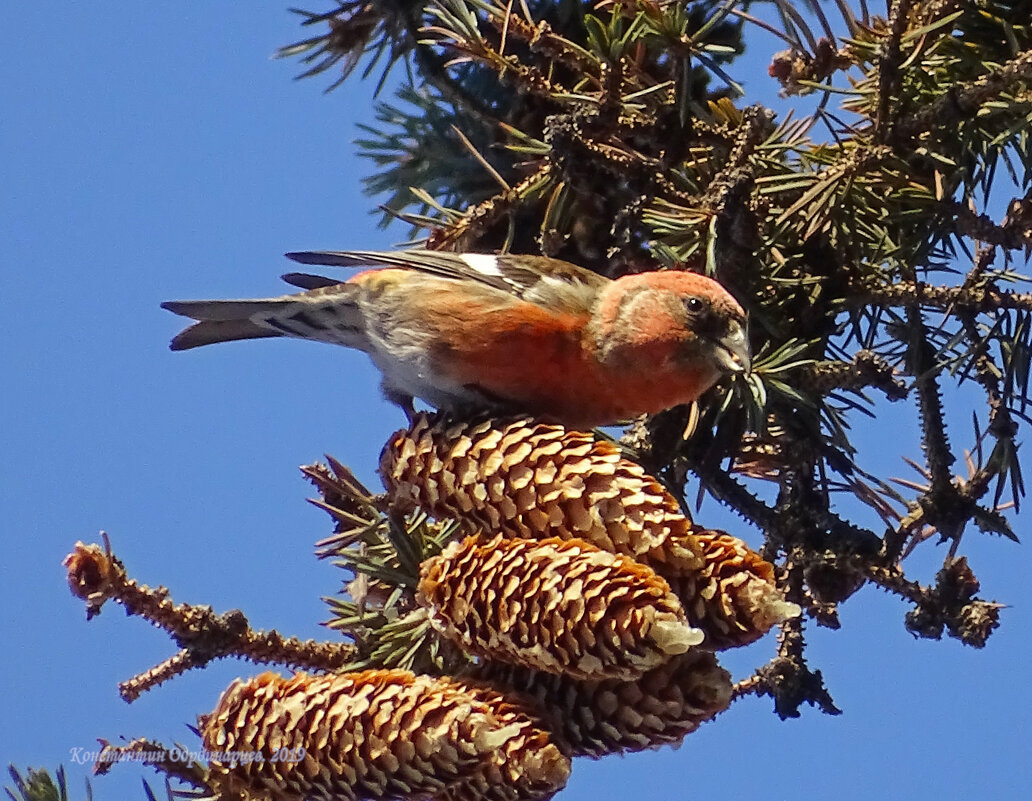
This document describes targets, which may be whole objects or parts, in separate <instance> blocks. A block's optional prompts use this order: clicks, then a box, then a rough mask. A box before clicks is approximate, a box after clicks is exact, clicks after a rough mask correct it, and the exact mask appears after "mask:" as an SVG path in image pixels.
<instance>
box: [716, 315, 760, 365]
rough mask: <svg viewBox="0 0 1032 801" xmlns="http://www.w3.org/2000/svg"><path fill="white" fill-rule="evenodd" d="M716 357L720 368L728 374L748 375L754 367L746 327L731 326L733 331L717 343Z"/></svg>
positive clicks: (734, 324)
mask: <svg viewBox="0 0 1032 801" xmlns="http://www.w3.org/2000/svg"><path fill="white" fill-rule="evenodd" d="M716 345H717V347H716V357H717V363H718V364H719V365H720V367H721V368H722V369H723V370H724V371H726V372H728V373H747V372H749V369H750V368H751V367H752V356H751V355H750V354H749V336H748V331H747V329H746V327H745V326H744V325H740V324H738V323H732V324H731V330H730V331H729V332H728V333H727V334H725V335H724V336H723V337H721V338H720V339H718V340H717V342H716Z"/></svg>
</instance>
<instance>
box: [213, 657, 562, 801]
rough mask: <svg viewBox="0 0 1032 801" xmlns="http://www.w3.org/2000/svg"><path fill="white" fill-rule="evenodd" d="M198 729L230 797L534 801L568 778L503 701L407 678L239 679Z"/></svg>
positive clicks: (394, 673) (542, 735)
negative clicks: (234, 757)
mask: <svg viewBox="0 0 1032 801" xmlns="http://www.w3.org/2000/svg"><path fill="white" fill-rule="evenodd" d="M201 729H202V735H203V738H204V746H205V748H207V749H208V750H209V751H211V752H213V753H215V754H216V758H215V759H213V760H212V763H211V772H210V776H211V780H212V783H213V784H214V785H216V786H217V787H218V789H219V791H220V792H221V794H222V796H223V797H226V798H229V797H233V796H235V795H237V794H240V796H241V797H244V798H252V797H258V798H262V797H266V798H271V799H276V801H286V800H288V799H296V801H309V800H310V799H325V800H327V801H328V800H329V799H335V800H336V799H347V801H357V799H370V801H388V800H389V799H402V801H406V800H408V799H411V800H412V801H415V800H416V799H420V801H422V799H426V798H428V797H431V796H433V797H449V798H452V799H454V800H455V801H459V800H460V799H463V798H472V797H481V796H483V797H487V798H490V799H492V801H537V800H538V799H547V798H550V797H551V796H552V795H553V794H554V793H555V792H556V791H558V790H559V789H560V788H562V787H563V786H564V785H565V784H566V780H567V778H568V777H569V773H570V760H569V758H568V757H567V756H565V755H563V754H562V753H561V752H560V751H559V749H558V748H557V747H556V745H554V744H553V743H552V742H551V741H550V740H549V736H548V734H547V733H546V732H544V731H543V730H542V729H540V728H538V726H537V724H536V723H535V722H534V721H533V720H532V719H531V718H530V717H529V716H528V715H527V714H526V713H524V712H523V711H522V710H521V709H519V708H518V707H517V706H515V705H513V704H511V703H509V702H507V701H506V700H505V699H504V698H502V696H501V695H499V694H498V693H494V692H491V691H490V690H488V689H485V688H477V689H476V690H475V691H469V690H467V689H466V688H464V687H463V686H462V684H461V683H458V682H455V681H452V680H450V679H435V678H431V677H429V676H415V675H413V674H412V673H409V672H408V671H404V670H368V671H364V672H362V673H350V674H335V675H334V674H331V675H326V676H312V675H308V674H304V673H298V674H296V675H295V676H293V677H292V678H283V677H281V676H278V675H276V674H273V673H263V674H261V675H259V676H256V677H254V678H251V679H247V680H241V679H238V680H237V681H235V682H234V683H233V684H231V685H230V686H229V687H228V688H227V689H226V691H225V692H224V693H223V694H222V697H221V698H220V699H219V702H218V705H217V706H216V708H215V711H214V712H212V713H211V714H210V715H208V716H206V717H205V718H203V719H202V721H201ZM230 752H236V753H237V754H239V755H241V756H242V757H243V758H244V759H243V760H242V761H233V760H232V759H231V758H230V756H229V754H230ZM255 754H259V755H261V757H263V759H261V760H258V759H250V760H248V759H247V757H248V756H249V755H251V756H252V757H253V755H255ZM219 755H221V756H219ZM277 757H278V759H277ZM478 794H479V795H478Z"/></svg>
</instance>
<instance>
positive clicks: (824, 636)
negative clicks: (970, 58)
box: [0, 0, 1032, 801]
mask: <svg viewBox="0 0 1032 801" xmlns="http://www.w3.org/2000/svg"><path fill="white" fill-rule="evenodd" d="M298 35H299V34H298V29H297V27H296V23H295V18H294V17H293V16H292V15H290V14H288V13H287V12H286V11H285V8H284V7H281V6H280V5H279V4H276V3H261V4H257V3H246V4H245V3H235V4H228V3H222V4H210V5H208V4H200V3H182V2H170V1H168V0H165V1H164V2H157V1H156V0H155V2H148V3H112V2H107V1H106V0H96V1H95V2H92V3H88V4H87V3H74V4H62V7H61V9H60V11H55V9H53V8H50V7H44V6H41V5H40V4H31V3H18V4H14V5H12V7H11V8H9V9H8V10H7V13H6V15H5V24H4V25H3V26H2V28H0V48H2V52H3V53H4V54H5V60H6V63H7V64H8V67H7V72H6V77H5V78H4V80H3V81H2V82H0V108H2V109H3V113H2V114H0V179H2V189H0V241H2V243H3V252H4V256H3V265H2V268H0V298H2V299H3V302H4V304H5V309H4V315H3V320H2V323H0V332H2V336H0V365H2V366H3V372H4V375H5V376H6V379H5V381H4V384H5V386H4V388H3V390H2V392H0V412H2V417H0V419H2V421H3V425H2V427H0V460H2V461H0V479H2V480H0V506H2V508H3V510H4V523H5V525H4V528H5V533H4V540H3V541H4V543H5V558H4V560H3V572H2V574H0V575H2V578H3V580H2V581H0V603H2V604H3V609H4V614H3V615H2V617H0V650H2V654H3V656H2V657H0V688H2V691H0V720H3V721H4V722H5V725H4V726H3V728H2V730H0V763H2V764H4V765H6V764H7V763H8V762H14V763H15V764H16V765H18V766H20V767H22V768H24V767H26V766H30V765H31V766H47V767H50V768H53V767H56V766H57V765H58V764H60V763H62V762H64V763H65V764H66V767H67V768H68V771H69V775H70V778H71V782H72V787H73V794H74V795H76V796H79V797H81V792H80V788H81V782H82V777H83V776H85V775H86V773H87V772H88V768H89V766H83V765H76V764H71V762H70V756H71V753H72V749H74V748H82V749H85V750H93V749H94V747H95V742H96V740H95V738H97V737H105V738H108V739H111V740H116V739H117V738H118V737H119V736H121V735H124V736H126V737H130V738H131V737H136V736H141V735H146V736H149V737H153V738H156V739H159V740H164V741H166V742H172V741H176V740H178V741H181V742H184V743H187V744H193V743H195V742H196V741H195V740H194V739H193V736H192V735H191V734H190V733H189V732H188V731H187V729H186V728H185V726H184V724H186V723H192V722H193V721H194V718H195V716H196V715H197V714H199V713H203V712H206V711H209V710H210V709H211V708H212V706H213V705H214V703H215V700H216V699H217V697H218V694H219V692H220V691H221V689H222V688H223V687H224V686H225V685H226V684H227V683H228V682H229V681H230V680H231V679H232V678H233V677H235V676H237V675H249V674H252V673H256V672H258V671H259V670H261V669H263V668H259V667H256V666H253V665H250V664H247V663H242V662H236V661H223V662H220V663H218V664H216V665H214V666H212V667H210V668H208V669H207V670H204V671H195V672H192V673H189V674H187V675H185V676H183V677H180V678H178V679H176V680H175V681H173V682H171V683H170V684H168V685H166V686H164V687H161V688H159V689H157V690H155V691H153V692H151V693H148V694H147V695H145V696H144V697H143V698H141V699H140V700H139V701H137V702H136V703H134V704H131V705H126V704H125V703H124V702H123V701H122V700H121V699H120V698H119V697H118V695H117V690H116V685H117V683H118V682H119V681H120V680H123V679H125V678H128V677H129V676H131V675H133V674H134V673H136V672H138V671H140V670H143V669H145V668H147V667H149V666H151V665H153V664H155V663H157V662H159V661H161V660H162V659H164V658H165V657H167V656H169V655H170V654H172V653H173V646H172V644H171V643H170V642H169V641H168V639H167V638H166V637H165V636H164V635H163V634H162V633H160V632H158V631H157V630H155V629H152V628H150V627H148V626H147V625H146V624H144V623H143V622H142V621H140V620H138V619H127V618H126V617H125V616H124V614H122V612H121V611H120V610H119V609H118V608H115V607H110V608H106V609H105V610H104V613H103V614H102V615H101V616H100V617H99V618H98V619H96V620H94V621H92V622H90V623H89V624H87V623H86V622H85V620H84V613H83V608H82V604H81V603H79V602H78V601H76V600H74V599H73V598H71V597H70V595H69V593H68V591H67V588H66V585H65V582H64V578H63V572H62V568H61V566H60V562H61V559H62V557H63V556H64V555H65V554H66V553H67V552H68V551H69V550H70V548H71V546H72V545H73V544H74V542H75V541H76V540H79V539H81V540H84V541H95V540H96V539H97V532H98V531H99V530H100V529H104V530H106V531H108V532H109V534H110V536H111V539H112V542H113V544H114V548H115V551H116V553H117V554H118V555H119V556H120V557H121V558H122V559H123V560H124V561H125V563H126V564H127V566H128V569H129V571H130V573H131V575H132V576H133V577H135V578H137V579H138V580H140V581H142V582H146V583H150V584H152V585H153V584H159V583H160V584H165V585H166V586H168V587H169V588H170V589H171V591H172V594H173V598H174V599H175V600H177V601H187V602H193V603H209V604H211V605H213V606H214V607H215V609H216V610H217V611H224V610H226V609H231V608H240V609H242V610H244V612H245V613H246V614H247V615H248V617H249V619H250V621H251V623H252V625H254V626H256V627H261V628H277V629H279V630H280V631H281V632H283V633H284V634H295V635H298V636H302V637H316V638H327V637H330V636H332V634H330V633H329V632H326V631H325V630H324V629H322V628H321V627H320V626H319V625H318V622H319V621H320V620H323V619H324V618H325V612H324V607H323V604H322V602H321V601H320V596H322V595H327V594H331V593H333V592H335V591H336V590H337V588H338V584H339V581H340V576H339V575H338V572H337V571H335V569H334V568H332V567H331V566H329V565H327V564H323V563H318V562H316V560H315V559H314V558H313V556H312V543H313V542H314V541H315V540H317V539H319V538H320V537H321V536H324V535H325V534H326V533H327V532H328V523H327V519H326V518H325V516H324V515H323V514H322V513H321V512H319V511H318V510H316V509H314V508H313V507H310V506H309V505H308V504H306V503H305V502H304V499H305V498H306V497H308V496H309V495H310V494H311V490H310V487H309V486H308V485H307V484H306V483H305V482H304V481H303V480H302V478H301V476H300V474H299V473H298V471H297V466H298V465H301V464H305V463H309V462H311V461H313V460H315V459H318V458H320V456H321V454H323V453H325V452H329V453H332V454H334V455H335V456H336V457H337V458H339V459H341V460H342V461H344V462H346V463H348V464H350V465H351V466H352V467H353V468H354V469H355V470H356V471H357V472H358V474H359V475H360V476H361V477H362V478H364V479H365V480H366V481H367V482H368V483H370V484H371V485H372V486H376V482H375V478H374V475H373V469H374V467H375V465H376V460H377V454H378V452H379V449H380V447H381V445H382V443H383V442H384V440H385V439H386V437H387V435H388V434H389V433H390V432H391V431H393V430H394V429H395V428H397V427H399V426H400V425H401V424H402V417H401V415H400V414H399V413H398V412H397V411H396V410H395V409H393V408H391V407H389V406H388V405H387V404H386V403H384V402H383V401H382V400H381V399H380V397H379V393H378V390H377V379H376V376H375V374H374V372H373V370H372V368H371V367H369V366H368V365H367V363H366V361H365V358H364V357H363V356H361V355H360V354H355V353H350V352H347V351H345V350H343V349H340V348H332V347H330V346H323V345H316V344H311V343H301V342H293V341H263V342H257V343H244V344H237V345H227V346H224V347H218V348H211V349H205V350H203V351H195V352H189V353H179V354H173V353H170V352H169V351H168V348H167V343H168V340H169V338H170V337H171V335H172V334H174V333H175V332H176V331H177V330H178V329H179V327H180V321H179V320H178V318H175V317H173V316H172V315H170V314H168V313H166V312H163V311H162V310H161V309H159V308H158V304H159V302H160V301H162V300H167V299H172V298H188V297H202V296H203V297H238V296H260V295H263V294H278V293H279V292H280V291H282V290H281V288H280V287H281V285H280V284H279V282H278V276H279V274H280V273H281V272H284V271H286V270H288V269H290V266H291V265H290V263H289V262H287V261H285V260H284V259H283V258H282V256H281V254H282V253H283V252H285V251H289V250H298V249H317V248H334V247H338V248H343V247H348V248H365V249H374V248H384V247H388V246H390V245H391V244H393V243H395V242H397V241H400V240H402V239H404V238H405V233H406V232H405V231H404V230H402V229H400V228H399V229H394V230H391V231H388V232H382V231H378V230H377V229H376V227H375V220H376V218H375V217H374V216H371V215H370V214H369V209H370V208H371V207H372V202H371V201H370V200H369V199H368V198H365V197H364V196H363V195H362V194H361V187H360V183H359V181H360V178H361V177H362V176H363V175H364V174H365V173H366V171H367V170H368V169H370V168H371V167H370V165H369V164H367V163H366V162H364V161H361V160H359V159H357V158H356V157H355V149H354V147H353V146H352V144H351V141H352V139H353V138H355V136H356V135H358V131H357V130H356V128H355V124H356V123H359V122H363V121H369V120H370V118H371V103H372V101H371V91H372V87H371V86H370V85H368V84H361V83H359V82H356V81H352V82H349V83H348V84H347V85H346V86H345V87H344V88H342V89H339V90H337V91H336V92H334V93H333V94H330V95H328V96H323V95H322V94H321V90H322V88H323V86H325V84H326V82H325V81H321V80H319V79H316V80H313V81H305V82H300V83H295V82H293V81H292V80H291V79H292V76H293V75H294V74H296V72H297V67H296V65H295V64H291V63H283V62H273V61H270V60H269V58H268V56H269V54H270V53H271V52H272V51H273V50H274V49H275V48H276V47H277V46H279V45H282V44H286V43H288V42H290V41H293V40H294V39H295V38H296V37H298ZM763 47H766V45H763ZM774 49H780V48H774ZM768 56H769V50H762V49H758V50H757V52H756V53H755V55H754V60H752V61H750V62H749V64H748V69H746V70H740V71H739V74H741V75H747V76H748V77H749V78H750V81H749V82H747V90H748V91H749V92H750V95H751V97H750V99H751V100H753V99H759V100H762V101H766V102H773V95H774V93H775V91H776V87H775V86H773V82H772V81H770V80H769V79H768V78H767V77H766V71H765V65H766V62H767V58H768ZM862 430H863V431H864V434H863V436H862V440H863V441H864V442H865V444H866V445H867V447H868V450H869V451H870V452H871V454H872V457H871V458H872V459H874V460H876V461H877V460H880V459H887V460H888V461H887V462H886V463H887V464H890V465H892V469H893V470H894V471H895V473H896V474H899V473H903V472H905V471H904V469H903V468H902V467H897V466H898V465H899V462H898V460H897V458H896V448H897V447H899V444H900V443H902V444H903V446H904V447H906V448H908V450H907V451H906V452H907V453H908V454H909V455H911V456H916V455H917V450H916V436H915V434H914V431H913V423H912V421H911V420H910V419H909V418H907V417H906V416H905V415H895V416H893V417H892V418H891V421H889V422H885V421H882V422H879V423H876V424H872V423H866V422H865V423H862ZM868 432H869V433H868ZM886 443H888V444H889V445H890V448H885V444H886ZM700 519H701V520H702V521H703V522H706V523H709V524H712V525H717V526H720V525H723V526H726V527H728V528H731V529H732V530H733V531H735V533H738V534H740V535H741V536H743V537H745V538H746V539H748V540H750V541H752V542H753V543H754V544H756V543H757V542H758V538H757V534H756V532H754V531H748V530H742V529H741V528H740V527H738V526H737V525H736V524H735V523H734V522H733V519H729V518H728V517H727V516H726V515H725V514H724V513H723V512H722V511H721V510H720V509H718V508H717V507H716V506H715V505H714V504H713V503H712V502H710V503H709V504H708V505H707V506H705V507H704V510H703V513H702V514H701V515H700ZM1024 529H1025V526H1024V525H1023V520H1020V519H1019V521H1018V523H1017V530H1018V532H1019V534H1021V533H1022V532H1023V530H1024ZM1024 539H1028V537H1024ZM1027 547H1028V546H1015V545H1014V544H1012V543H1008V542H1005V541H1002V540H998V539H992V540H990V539H988V538H984V537H979V536H977V535H975V534H969V536H968V537H967V538H966V539H965V541H964V545H963V547H962V549H961V552H962V553H966V554H967V555H968V556H969V557H970V559H971V561H972V564H973V566H974V568H975V570H976V572H977V574H978V575H979V577H980V578H981V579H982V581H983V586H984V587H985V588H986V593H985V594H986V595H987V596H988V597H994V598H997V599H998V600H1000V601H1003V602H1006V603H1008V604H1010V605H1011V606H1010V608H1008V609H1007V610H1005V611H1004V613H1003V627H1002V628H1001V629H1000V630H999V631H997V632H996V634H995V635H994V636H993V637H992V638H991V639H990V641H989V645H988V646H987V647H986V649H985V650H983V651H975V650H973V649H970V648H965V647H963V646H961V645H960V644H959V643H957V642H956V641H952V640H950V641H945V642H941V643H936V642H929V641H915V640H914V639H913V638H912V637H911V636H910V635H909V634H908V633H907V632H906V631H905V630H904V628H903V624H902V617H903V614H904V612H905V611H906V610H905V607H904V606H903V605H902V604H900V603H899V602H898V601H897V600H896V599H894V598H890V597H889V596H887V595H885V594H883V593H881V592H879V591H877V590H875V589H873V588H865V589H864V590H862V591H861V592H860V593H858V594H857V595H856V596H855V597H854V598H853V599H852V600H851V601H850V602H849V603H848V604H846V605H845V606H844V607H843V609H842V622H843V629H842V630H841V631H838V632H832V631H827V630H821V629H815V628H812V629H810V631H809V634H808V640H809V643H810V649H809V657H810V660H811V662H812V664H813V665H814V666H816V667H819V668H821V669H822V670H823V672H824V676H825V680H826V682H827V683H828V685H829V687H830V689H831V691H832V693H833V695H834V697H835V700H836V702H837V704H838V705H839V706H840V707H841V708H842V709H843V710H844V714H843V715H842V716H840V717H835V718H832V717H825V716H822V715H820V714H818V713H817V712H814V711H812V710H809V709H806V710H804V714H803V717H802V719H800V720H795V721H788V722H784V723H783V722H781V721H779V720H778V719H777V718H776V717H775V716H774V715H773V713H772V711H771V704H770V701H769V700H767V699H756V698H750V699H746V700H743V701H741V702H739V703H737V704H736V705H735V706H734V707H732V709H731V710H729V711H728V712H727V713H725V714H724V715H722V716H721V717H720V718H719V719H718V720H717V721H715V722H714V723H711V724H709V725H707V726H705V727H704V728H703V729H702V730H700V731H699V732H697V733H696V734H694V735H692V736H691V737H690V738H688V740H687V741H686V742H685V744H684V745H683V746H682V748H681V749H680V750H677V751H674V750H671V749H666V750H663V751H659V752H650V753H646V754H635V755H630V756H628V757H625V758H610V759H607V760H603V761H601V762H595V763H592V762H578V763H576V764H575V767H574V773H573V777H572V779H571V782H570V784H569V786H568V788H567V789H566V790H565V791H564V792H563V794H562V795H561V796H560V798H561V799H563V801H582V800H584V801H586V800H587V799H596V798H607V799H613V800H615V799H638V798H641V797H643V795H646V794H647V795H648V796H649V797H655V798H665V799H682V798H683V799H689V798H707V799H720V798H753V797H764V798H771V799H783V798H785V799H787V798H799V799H824V798H831V797H834V798H835V799H837V801H849V799H870V798H889V799H896V798H900V799H903V798H906V799H951V798H995V799H1010V798H1014V799H1017V798H1025V797H1027V796H1026V793H1027V785H1028V784H1029V780H1030V779H1032V768H1030V761H1032V760H1030V758H1029V756H1030V753H1032V750H1030V749H1032V727H1030V721H1029V716H1030V714H1032V712H1030V710H1032V691H1030V689H1029V683H1028V681H1027V677H1028V664H1029V661H1030V659H1032V647H1030V642H1029V636H1030V633H1032V619H1030V616H1029V609H1030V607H1032V590H1030V582H1029V581H1028V580H1027V578H1026V573H1027V571H1028V570H1029V565H1030V560H1029V558H1028V554H1027V553H1026V552H1025V549H1026V548H1027ZM922 550H923V551H924V552H923V553H922V552H921V551H919V553H918V554H917V555H916V556H915V562H914V568H913V569H914V572H915V575H916V576H918V577H921V578H924V579H927V578H929V577H930V576H931V575H932V574H933V573H934V570H935V568H936V565H937V562H938V560H941V558H942V555H943V551H942V549H941V548H939V549H936V548H934V547H931V546H929V547H926V548H924V549H922ZM773 647H774V643H773V640H772V638H767V639H766V640H764V641H762V642H760V643H757V644H755V645H753V646H751V647H749V648H747V649H744V650H740V651H736V652H732V653H729V654H727V655H725V656H724V657H722V659H721V661H722V662H723V663H724V664H725V665H726V666H727V667H728V668H729V669H730V670H732V672H733V673H735V675H736V677H742V676H744V675H747V673H748V672H749V671H750V669H751V668H752V667H754V666H756V665H759V664H762V663H763V662H765V661H766V660H767V659H768V658H769V657H770V655H771V653H772V651H773ZM141 775H151V774H148V773H147V772H146V771H144V770H142V769H138V768H136V767H133V766H129V765H123V766H119V767H118V768H117V769H116V770H114V771H113V772H112V774H111V775H110V776H108V777H106V778H101V779H98V780H96V781H95V783H94V790H95V797H96V798H97V799H98V801H103V799H123V800H124V799H132V798H142V797H143V796H142V791H141V790H140V789H139V779H140V776H141ZM5 783H6V782H5Z"/></svg>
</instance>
